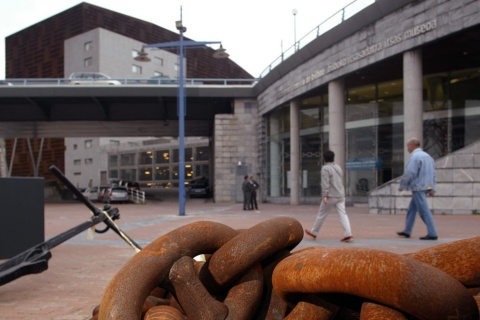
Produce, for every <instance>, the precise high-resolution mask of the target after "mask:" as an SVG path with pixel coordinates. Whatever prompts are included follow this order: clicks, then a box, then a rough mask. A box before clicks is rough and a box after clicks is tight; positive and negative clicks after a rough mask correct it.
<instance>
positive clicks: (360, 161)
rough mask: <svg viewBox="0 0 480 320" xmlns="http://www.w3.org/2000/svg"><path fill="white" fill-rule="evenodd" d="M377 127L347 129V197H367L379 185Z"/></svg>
mask: <svg viewBox="0 0 480 320" xmlns="http://www.w3.org/2000/svg"><path fill="white" fill-rule="evenodd" d="M376 154H377V127H376V126H375V127H373V126H364V127H357V128H354V129H347V156H346V165H345V167H346V174H345V176H346V185H345V189H346V190H345V191H346V195H347V196H366V195H367V193H368V192H369V191H370V190H372V188H374V187H375V186H376V185H377V179H376V176H377V174H376V169H377V167H376V164H377V156H376Z"/></svg>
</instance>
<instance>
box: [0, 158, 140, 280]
mask: <svg viewBox="0 0 480 320" xmlns="http://www.w3.org/2000/svg"><path fill="white" fill-rule="evenodd" d="M49 169H50V171H52V173H53V174H55V176H56V177H57V178H58V179H59V180H60V181H61V182H62V183H63V184H64V185H65V186H66V187H67V188H68V189H69V190H70V191H72V192H73V194H75V196H76V197H77V199H79V200H80V201H81V202H83V204H85V205H86V206H87V208H88V209H90V211H91V212H92V213H93V215H92V217H91V218H90V219H89V220H87V221H85V222H83V223H81V224H79V225H78V226H76V227H73V228H71V229H69V230H67V231H65V232H63V233H61V234H59V235H57V236H55V237H52V238H50V239H49V240H47V241H44V242H42V243H39V244H37V245H35V246H33V247H32V248H30V249H27V250H25V251H23V252H21V253H19V254H18V255H16V256H14V257H13V258H10V259H9V260H7V261H5V262H4V263H2V264H0V286H2V285H4V284H6V283H9V282H11V281H13V280H15V279H18V278H20V277H22V276H25V275H28V274H36V273H41V272H43V271H45V270H47V269H48V260H49V259H50V258H51V257H52V253H51V252H50V249H52V248H54V247H56V246H58V245H60V244H62V243H63V242H65V241H67V240H68V239H70V238H72V237H74V236H76V235H77V234H79V233H82V232H83V231H85V230H88V229H89V228H92V227H94V226H96V225H97V224H99V223H101V222H103V223H104V224H105V225H106V227H105V228H104V229H101V230H98V229H96V228H95V232H97V233H105V232H107V231H108V230H109V229H112V230H113V231H114V232H115V233H116V234H118V235H119V236H120V237H121V238H122V239H123V240H124V241H125V242H127V243H128V244H129V245H130V246H131V247H133V248H134V249H135V251H137V252H139V251H140V250H141V249H142V248H141V247H140V246H139V245H138V244H137V243H136V242H135V241H134V240H133V239H132V238H130V237H129V236H128V235H127V234H125V232H123V231H122V230H121V229H120V228H119V227H118V226H117V225H116V224H115V222H114V220H117V219H120V212H119V210H118V209H117V208H113V207H111V206H110V204H105V206H104V207H103V210H101V209H99V208H98V207H96V206H95V205H94V204H93V202H92V201H90V200H89V199H88V198H86V197H85V196H84V195H83V194H82V193H81V192H80V190H78V189H77V188H76V187H75V186H74V185H73V184H72V182H70V180H68V179H67V177H65V175H64V174H63V173H62V172H61V171H60V170H59V169H58V168H57V167H56V166H53V165H52V166H50V168H49Z"/></svg>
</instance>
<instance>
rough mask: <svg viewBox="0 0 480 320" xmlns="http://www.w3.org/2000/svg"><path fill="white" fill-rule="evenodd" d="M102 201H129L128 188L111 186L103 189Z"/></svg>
mask: <svg viewBox="0 0 480 320" xmlns="http://www.w3.org/2000/svg"><path fill="white" fill-rule="evenodd" d="M103 201H104V202H109V203H110V202H129V201H130V197H129V196H128V190H127V188H125V187H112V188H110V189H108V190H106V191H105V193H104V199H103Z"/></svg>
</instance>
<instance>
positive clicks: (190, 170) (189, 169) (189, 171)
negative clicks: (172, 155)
mask: <svg viewBox="0 0 480 320" xmlns="http://www.w3.org/2000/svg"><path fill="white" fill-rule="evenodd" d="M178 174H179V173H178V166H173V171H172V180H177V181H178V179H179V177H178ZM192 177H193V166H192V164H191V163H186V164H185V184H188V180H191V179H192Z"/></svg>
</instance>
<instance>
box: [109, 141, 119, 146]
mask: <svg viewBox="0 0 480 320" xmlns="http://www.w3.org/2000/svg"><path fill="white" fill-rule="evenodd" d="M108 144H109V145H111V146H112V147H118V146H119V145H120V141H119V140H110V141H109V142H108Z"/></svg>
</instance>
